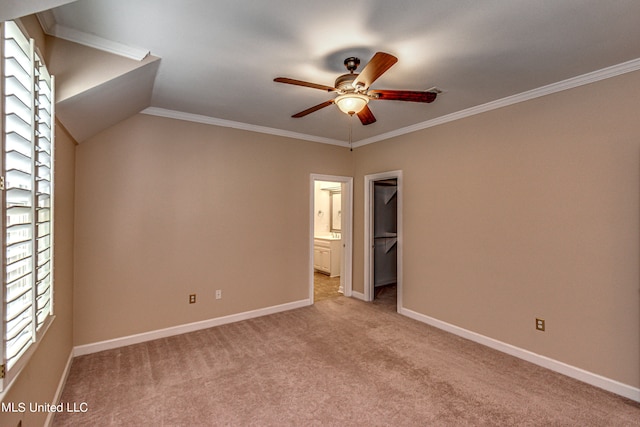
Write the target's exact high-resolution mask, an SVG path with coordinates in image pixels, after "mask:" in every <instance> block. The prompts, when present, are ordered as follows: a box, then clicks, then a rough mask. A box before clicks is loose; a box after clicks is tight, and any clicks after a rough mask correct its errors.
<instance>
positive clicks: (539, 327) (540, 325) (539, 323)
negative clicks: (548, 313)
mask: <svg viewBox="0 0 640 427" xmlns="http://www.w3.org/2000/svg"><path fill="white" fill-rule="evenodd" d="M536 329H537V330H539V331H544V319H540V318H538V317H536Z"/></svg>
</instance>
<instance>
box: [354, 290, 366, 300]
mask: <svg viewBox="0 0 640 427" xmlns="http://www.w3.org/2000/svg"><path fill="white" fill-rule="evenodd" d="M351 296H352V297H353V298H355V299H359V300H361V301H366V300H365V299H364V294H363V293H362V292H356V291H352V292H351Z"/></svg>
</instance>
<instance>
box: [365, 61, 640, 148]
mask: <svg viewBox="0 0 640 427" xmlns="http://www.w3.org/2000/svg"><path fill="white" fill-rule="evenodd" d="M637 70H640V58H638V59H633V60H631V61H627V62H623V63H622V64H617V65H613V66H611V67H607V68H603V69H601V70H596V71H593V72H591V73H587V74H583V75H581V76H577V77H572V78H570V79H566V80H562V81H559V82H556V83H552V84H549V85H546V86H542V87H539V88H536V89H532V90H529V91H526V92H522V93H518V94H516V95H512V96H508V97H506V98H502V99H497V100H495V101H491V102H487V103H486V104H482V105H477V106H475V107H471V108H467V109H465V110H460V111H456V112H454V113H451V114H447V115H444V116H441V117H436V118H435V119H432V120H427V121H425V122H422V123H416V124H415V125H411V126H407V127H404V128H400V129H396V130H394V131H391V132H387V133H383V134H380V135H376V136H372V137H371V138H366V139H361V140H360V141H358V142H356V143H354V144H353V147H354V148H356V147H362V146H363V145H367V144H373V143H374V142H379V141H383V140H385V139H390V138H395V137H396V136H400V135H405V134H407V133H412V132H416V131H419V130H422V129H426V128H430V127H433V126H437V125H441V124H444V123H448V122H452V121H454V120H459V119H464V118H465V117H470V116H474V115H476V114H481V113H485V112H487V111H491V110H496V109H498V108H502V107H507V106H509V105H513V104H517V103H520V102H524V101H529V100H531V99H535V98H539V97H541V96H545V95H550V94H552V93H556V92H562V91H564V90H569V89H573V88H576V87H579V86H583V85H586V84H590V83H594V82H597V81H600V80H604V79H608V78H611V77H616V76H619V75H621V74H626V73H630V72H633V71H637Z"/></svg>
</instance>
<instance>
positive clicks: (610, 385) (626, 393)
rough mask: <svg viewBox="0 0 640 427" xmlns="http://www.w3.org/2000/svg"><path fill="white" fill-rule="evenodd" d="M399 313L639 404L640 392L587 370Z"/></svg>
mask: <svg viewBox="0 0 640 427" xmlns="http://www.w3.org/2000/svg"><path fill="white" fill-rule="evenodd" d="M398 312H399V313H400V314H402V315H404V316H407V317H410V318H412V319H414V320H417V321H419V322H422V323H426V324H428V325H431V326H434V327H436V328H438V329H442V330H444V331H447V332H450V333H452V334H454V335H458V336H460V337H462V338H466V339H468V340H470V341H474V342H477V343H479V344H482V345H486V346H487V347H491V348H493V349H494V350H498V351H501V352H503V353H507V354H509V355H511V356H515V357H517V358H519V359H523V360H526V361H527V362H531V363H533V364H535V365H538V366H542V367H543V368H547V369H550V370H552V371H555V372H558V373H560V374H563V375H566V376H568V377H571V378H574V379H577V380H579V381H582V382H585V383H587V384H590V385H593V386H595V387H598V388H601V389H604V390H607V391H610V392H612V393H615V394H618V395H620V396H623V397H626V398H628V399H631V400H634V401H636V402H640V388H636V387H632V386H630V385H627V384H623V383H621V382H619V381H615V380H612V379H610V378H606V377H603V376H601V375H598V374H594V373H593V372H589V371H585V370H584V369H580V368H576V367H575V366H571V365H567V364H566V363H563V362H559V361H557V360H554V359H551V358H549V357H546V356H542V355H539V354H536V353H533V352H531V351H529V350H525V349H522V348H519V347H516V346H513V345H511V344H507V343H504V342H502V341H498V340H495V339H493V338H489V337H487V336H484V335H480V334H478V333H476V332H472V331H469V330H467V329H463V328H460V327H458V326H455V325H452V324H450V323H447V322H443V321H441V320H438V319H435V318H433V317H429V316H425V315H424V314H420V313H417V312H415V311H412V310H409V309H407V308H404V307H403V308H401V309H400V310H399V311H398Z"/></svg>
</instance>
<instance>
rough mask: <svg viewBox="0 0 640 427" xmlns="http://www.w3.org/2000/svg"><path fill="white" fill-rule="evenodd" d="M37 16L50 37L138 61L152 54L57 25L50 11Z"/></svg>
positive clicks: (145, 50) (146, 50)
mask: <svg viewBox="0 0 640 427" xmlns="http://www.w3.org/2000/svg"><path fill="white" fill-rule="evenodd" d="M36 16H37V17H38V21H40V26H41V27H42V30H43V31H44V32H45V34H47V35H49V36H53V37H58V38H60V39H63V40H68V41H70V42H74V43H78V44H81V45H83V46H88V47H91V48H94V49H98V50H102V51H104V52H108V53H112V54H114V55H120V56H124V57H126V58H130V59H135V60H136V61H142V60H143V59H144V58H146V57H147V56H148V55H149V53H150V52H149V50H148V49H141V48H137V47H132V46H127V45H125V44H122V43H118V42H115V41H112V40H108V39H105V38H102V37H98V36H96V35H93V34H89V33H85V32H83V31H79V30H76V29H74V28H70V27H66V26H64V25H60V24H58V23H56V19H55V16H54V15H53V13H52V12H51V11H50V10H47V11H44V12H41V13H38V14H37V15H36Z"/></svg>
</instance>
